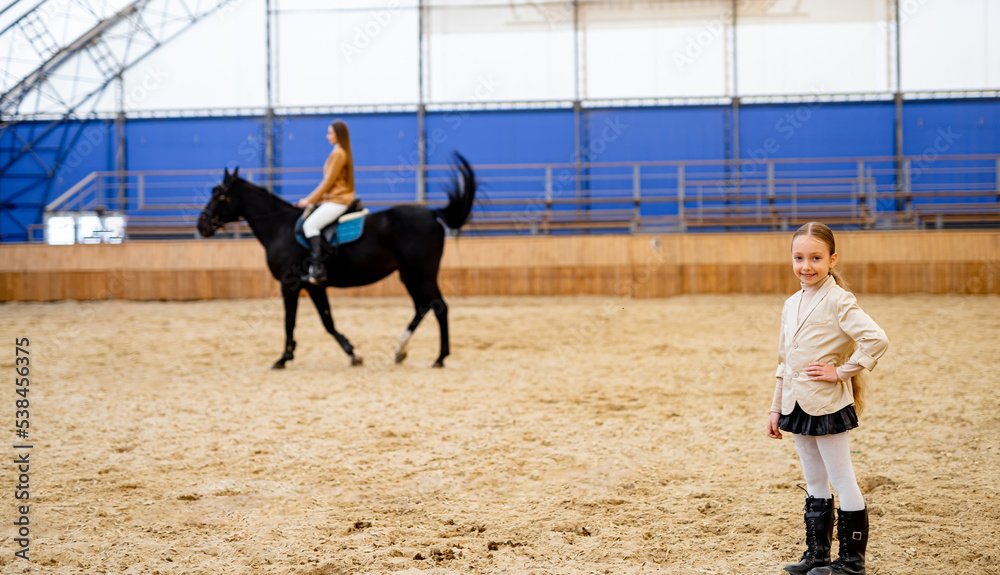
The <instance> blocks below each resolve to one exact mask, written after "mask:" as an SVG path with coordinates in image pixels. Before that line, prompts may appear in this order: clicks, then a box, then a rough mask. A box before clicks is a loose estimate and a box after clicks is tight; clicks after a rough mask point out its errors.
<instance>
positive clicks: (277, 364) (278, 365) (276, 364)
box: [271, 361, 285, 369]
mask: <svg viewBox="0 0 1000 575" xmlns="http://www.w3.org/2000/svg"><path fill="white" fill-rule="evenodd" d="M271 369H285V362H284V361H276V362H274V365H272V366H271Z"/></svg>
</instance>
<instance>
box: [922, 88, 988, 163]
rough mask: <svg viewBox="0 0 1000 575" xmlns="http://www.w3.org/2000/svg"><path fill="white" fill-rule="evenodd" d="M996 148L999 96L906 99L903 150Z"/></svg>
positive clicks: (980, 150) (942, 151) (979, 150)
mask: <svg viewBox="0 0 1000 575" xmlns="http://www.w3.org/2000/svg"><path fill="white" fill-rule="evenodd" d="M933 152H937V153H939V154H996V153H998V152H1000V100H979V101H941V102H906V103H904V104H903V153H904V154H905V155H913V156H916V155H921V154H925V153H928V154H931V153H933Z"/></svg>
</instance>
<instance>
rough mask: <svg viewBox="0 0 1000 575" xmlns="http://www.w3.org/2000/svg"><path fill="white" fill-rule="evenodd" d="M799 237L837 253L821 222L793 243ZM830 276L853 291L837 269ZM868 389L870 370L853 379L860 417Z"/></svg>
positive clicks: (799, 233)
mask: <svg viewBox="0 0 1000 575" xmlns="http://www.w3.org/2000/svg"><path fill="white" fill-rule="evenodd" d="M799 236H807V237H811V238H816V239H817V240H819V241H821V242H823V243H824V244H826V247H828V248H830V255H831V256H832V255H833V254H835V253H837V242H836V241H835V240H834V238H833V230H831V229H830V227H829V226H827V225H826V224H822V223H820V222H809V223H808V224H805V225H804V226H802V227H801V228H799V229H798V230H796V231H795V233H794V234H792V242H793V243H794V242H795V239H796V238H798V237H799ZM830 275H831V276H833V281H835V282H837V285H839V286H840V287H842V288H844V289H845V290H847V291H850V290H851V287H850V285H848V283H847V280H845V279H844V276H843V275H841V273H840V272H839V271H837V270H836V269H835V268H832V267H831V268H830ZM867 388H868V370H862V371H861V372H860V373H858V374H857V375H855V376H854V377H852V378H851V390H852V392H853V393H854V411H855V413H857V414H858V415H861V412H862V411H864V410H865V390H866V389H867Z"/></svg>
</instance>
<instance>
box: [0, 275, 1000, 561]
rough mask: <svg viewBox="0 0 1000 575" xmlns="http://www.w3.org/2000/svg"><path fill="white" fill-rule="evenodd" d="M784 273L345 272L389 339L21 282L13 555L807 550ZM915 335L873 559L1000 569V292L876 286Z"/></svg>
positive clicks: (338, 310)
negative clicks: (769, 423)
mask: <svg viewBox="0 0 1000 575" xmlns="http://www.w3.org/2000/svg"><path fill="white" fill-rule="evenodd" d="M782 300H783V297H780V296H730V297H722V296H715V297H713V296H686V297H677V298H673V299H667V300H627V299H613V298H600V297H579V298H548V299H543V298H452V299H451V300H450V305H451V321H452V324H451V325H452V356H451V357H450V358H449V359H448V361H447V365H448V367H447V368H446V369H444V370H434V369H430V368H429V366H430V364H431V363H432V362H433V359H434V357H435V356H436V353H437V345H438V344H437V341H438V340H437V323H436V321H435V320H434V318H433V317H428V319H426V320H425V322H424V324H423V325H422V326H421V328H420V330H419V331H418V332H417V334H416V336H415V337H414V340H413V342H412V344H411V348H410V356H409V359H408V360H407V363H406V364H405V365H403V366H398V367H397V366H394V365H392V364H391V362H390V353H391V350H392V347H393V346H394V344H395V341H396V338H397V336H398V335H399V333H400V332H401V331H402V329H403V327H404V326H405V325H406V323H407V322H408V321H409V319H410V316H411V310H410V307H409V302H408V301H406V300H403V299H388V300H386V299H361V300H358V299H340V300H336V301H334V312H335V318H336V321H337V326H338V327H339V328H340V329H341V330H342V331H343V332H344V333H345V334H346V335H347V336H348V337H349V338H351V339H352V341H353V342H354V343H355V345H357V346H358V350H359V352H360V353H361V354H362V355H363V356H364V357H365V365H364V367H360V368H351V367H349V366H348V360H347V358H346V356H344V355H343V353H342V352H341V351H340V350H339V348H338V347H337V346H336V344H335V343H334V342H333V340H332V339H331V338H329V336H327V335H326V334H325V332H323V331H322V326H321V325H320V322H319V321H318V319H317V316H316V314H315V310H314V309H312V307H311V305H309V304H308V303H307V300H303V305H302V307H300V310H299V329H298V332H297V338H296V339H297V340H298V342H299V346H298V351H297V357H296V359H295V360H294V361H293V362H291V363H290V364H289V368H288V369H287V370H285V371H270V370H268V367H269V366H270V364H271V363H272V362H273V361H274V360H276V359H277V358H278V356H279V355H280V353H281V349H282V345H283V325H282V309H281V306H280V302H279V301H278V300H244V301H222V302H219V301H215V302H198V303H134V302H100V303H73V302H67V303H56V304H9V303H8V304H2V305H0V327H2V334H3V339H2V341H4V342H5V346H6V347H5V348H4V349H2V350H0V363H2V364H3V365H4V366H5V368H6V369H7V371H6V373H7V374H8V377H6V378H5V381H6V383H5V385H6V389H4V390H3V391H2V393H0V397H3V398H6V399H4V400H3V401H0V418H2V419H0V421H2V423H3V425H2V426H0V428H2V429H3V430H4V431H3V433H5V434H6V437H7V439H8V441H6V442H5V443H6V445H7V447H6V448H5V449H4V451H5V453H7V454H8V455H5V456H4V459H5V460H7V461H8V463H7V464H6V465H2V466H0V520H2V521H3V522H4V524H5V525H7V527H6V528H5V529H0V536H2V537H0V545H2V554H0V572H2V573H5V574H6V573H46V574H69V573H74V574H76V573H80V574H87V575H93V574H100V573H114V574H120V573H126V574H139V573H145V574H157V573H159V574H213V575H214V574H223V573H225V574H228V573H236V574H241V573H246V574H297V575H334V574H347V573H351V574H365V573H426V574H445V573H449V574H450V573H477V574H478V573H484V574H492V573H515V574H520V573H524V574H528V573H535V574H556V573H559V574H575V573H595V574H597V573H600V574H604V573H607V574H645V573H665V574H679V575H685V574H696V573H719V574H730V573H739V574H744V573H749V574H777V573H780V568H781V566H782V565H784V564H785V563H787V562H789V561H793V560H797V559H798V556H799V555H800V554H801V551H802V540H803V527H802V514H801V508H802V500H803V492H802V491H800V490H799V489H798V488H796V484H799V483H802V475H801V471H800V469H799V465H798V459H797V456H796V454H795V449H794V445H793V444H792V441H791V438H790V437H788V436H786V439H785V440H783V441H780V442H779V441H773V440H768V439H767V438H766V437H765V436H764V427H765V423H766V417H767V416H766V414H767V410H768V406H769V405H770V398H771V392H772V389H773V378H772V374H773V371H774V367H775V361H776V360H775V348H776V345H777V329H778V312H779V310H780V307H781V302H782ZM860 300H861V304H862V306H863V307H864V308H865V309H866V311H868V312H869V313H870V314H871V315H872V316H873V317H874V318H875V319H876V320H877V321H879V322H880V324H881V325H882V326H883V327H884V328H885V330H886V331H887V332H888V334H889V337H890V340H891V346H890V350H889V353H888V354H887V355H886V356H885V357H884V358H883V360H882V362H881V363H880V364H879V366H878V368H877V369H876V371H875V373H874V384H875V386H874V387H873V389H872V391H871V393H870V394H869V401H870V404H869V405H870V408H869V410H868V411H867V412H866V414H865V415H864V416H863V417H862V421H861V428H860V429H859V430H857V431H855V432H852V450H854V451H855V452H856V454H855V456H854V464H855V467H856V469H857V471H858V476H859V481H860V484H861V487H862V491H863V492H864V494H865V496H866V498H867V501H868V504H869V507H870V511H871V522H872V530H871V544H870V548H869V556H868V557H869V571H868V572H869V573H871V574H878V575H890V574H918V575H924V574H930V573H956V574H963V573H969V574H977V575H988V574H998V573H1000V528H998V525H1000V495H998V484H1000V345H998V344H1000V299H998V298H996V297H959V296H948V297H943V296H904V297H885V296H864V295H862V296H861V297H860ZM18 337H29V338H30V340H31V343H30V351H31V356H30V357H31V359H32V364H31V369H32V371H31V378H32V382H33V383H32V385H31V392H30V401H31V403H30V420H31V428H30V432H31V439H32V440H33V441H34V442H35V447H34V449H33V451H32V452H31V455H30V458H31V459H30V461H31V472H30V494H31V500H30V503H31V510H30V521H31V537H32V542H31V558H32V562H31V563H27V562H25V561H23V560H20V559H16V558H15V557H14V549H15V543H14V541H13V538H14V537H15V534H14V527H13V525H12V522H13V521H14V519H15V518H16V516H17V514H16V505H15V499H14V492H15V485H14V484H15V482H16V480H17V474H16V472H15V469H14V464H13V463H12V460H13V454H14V450H13V447H12V446H13V444H14V442H15V441H16V440H15V438H14V431H13V430H14V425H13V421H14V410H15V407H14V401H15V400H16V399H18V397H17V396H15V393H14V390H15V386H14V382H13V381H11V380H12V379H13V377H11V374H12V371H13V369H12V367H13V364H14V354H15V350H14V347H15V346H14V340H15V338H18Z"/></svg>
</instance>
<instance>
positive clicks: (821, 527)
mask: <svg viewBox="0 0 1000 575" xmlns="http://www.w3.org/2000/svg"><path fill="white" fill-rule="evenodd" d="M805 512H806V513H805V519H806V552H805V553H803V554H802V559H801V560H800V561H799V562H798V563H793V564H792V565H785V571H787V572H789V573H791V574H792V575H806V573H809V570H810V569H813V568H815V567H825V566H827V565H829V564H830V546H831V545H832V543H833V498H832V497H831V498H830V499H817V498H815V497H812V496H807V497H806V506H805Z"/></svg>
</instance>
